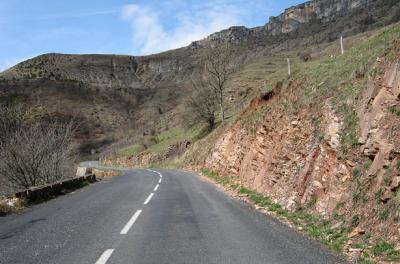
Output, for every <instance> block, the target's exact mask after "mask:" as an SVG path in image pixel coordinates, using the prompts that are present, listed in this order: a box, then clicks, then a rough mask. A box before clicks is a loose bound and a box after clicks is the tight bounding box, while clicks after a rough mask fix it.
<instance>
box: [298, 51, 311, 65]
mask: <svg viewBox="0 0 400 264" xmlns="http://www.w3.org/2000/svg"><path fill="white" fill-rule="evenodd" d="M311 53H312V51H311V50H305V51H300V52H299V53H298V56H299V58H300V59H301V60H302V61H304V62H307V61H309V60H311V58H312V57H311Z"/></svg>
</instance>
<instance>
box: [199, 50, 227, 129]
mask: <svg viewBox="0 0 400 264" xmlns="http://www.w3.org/2000/svg"><path fill="white" fill-rule="evenodd" d="M230 61H231V53H230V52H229V49H228V48H226V47H224V46H218V47H215V48H212V49H210V51H209V52H208V53H207V56H206V61H205V76H204V78H205V82H206V83H207V86H209V88H210V90H212V92H213V93H214V96H215V97H216V99H217V101H218V104H219V108H220V114H221V121H222V122H223V121H224V120H225V110H226V109H225V95H226V88H227V82H228V80H229V78H230V77H231V74H232V72H233V71H232V68H231V67H229V66H230V65H229V63H230Z"/></svg>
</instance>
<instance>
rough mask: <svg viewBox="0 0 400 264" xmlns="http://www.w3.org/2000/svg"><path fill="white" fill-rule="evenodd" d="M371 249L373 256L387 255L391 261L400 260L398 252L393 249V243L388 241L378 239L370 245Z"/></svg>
mask: <svg viewBox="0 0 400 264" xmlns="http://www.w3.org/2000/svg"><path fill="white" fill-rule="evenodd" d="M371 251H372V254H373V255H374V256H387V257H388V258H389V259H390V260H393V261H397V260H400V252H399V251H396V250H395V248H394V245H393V244H391V243H388V242H386V241H385V240H383V239H380V240H378V241H377V242H376V243H375V244H374V245H373V246H372V249H371Z"/></svg>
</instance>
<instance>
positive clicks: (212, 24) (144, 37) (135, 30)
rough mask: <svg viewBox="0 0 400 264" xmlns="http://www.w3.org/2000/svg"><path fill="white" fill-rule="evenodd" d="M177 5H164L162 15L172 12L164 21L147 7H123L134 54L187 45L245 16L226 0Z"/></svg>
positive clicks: (172, 3) (240, 9) (174, 0)
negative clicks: (129, 29) (193, 4)
mask: <svg viewBox="0 0 400 264" xmlns="http://www.w3.org/2000/svg"><path fill="white" fill-rule="evenodd" d="M177 2H179V1H177V0H171V1H170V2H169V3H168V4H166V5H165V6H164V7H165V8H168V10H167V11H166V12H164V13H169V14H170V13H171V12H174V14H173V17H167V18H166V19H165V20H163V17H162V14H160V13H158V12H157V11H156V10H155V9H154V8H151V7H148V6H143V5H137V4H130V5H126V6H124V7H123V10H122V18H123V19H124V20H126V21H128V22H129V23H130V25H131V29H132V43H133V47H134V50H135V52H139V53H140V54H142V55H144V54H150V53H156V52H161V51H165V50H170V49H175V48H179V47H183V46H186V45H189V44H190V43H191V42H192V41H194V40H199V39H202V38H204V37H206V36H208V35H209V34H211V33H214V32H216V31H220V30H222V29H226V28H228V27H230V26H233V25H239V24H240V17H243V16H245V15H246V13H247V10H245V9H243V8H239V7H238V6H234V5H231V4H229V3H227V2H226V1H216V2H215V1H214V2H213V3H209V2H207V1H206V2H205V3H204V4H202V5H198V6H191V7H190V8H181V9H176V4H177ZM166 20H167V21H166ZM171 20H173V21H175V23H174V25H169V26H168V27H166V26H165V24H167V23H166V22H168V23H171ZM163 22H164V23H163Z"/></svg>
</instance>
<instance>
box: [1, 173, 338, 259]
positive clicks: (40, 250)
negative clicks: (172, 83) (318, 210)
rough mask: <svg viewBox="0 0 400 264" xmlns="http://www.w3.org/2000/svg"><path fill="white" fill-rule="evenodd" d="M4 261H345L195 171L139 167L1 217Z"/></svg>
mask: <svg viewBox="0 0 400 264" xmlns="http://www.w3.org/2000/svg"><path fill="white" fill-rule="evenodd" d="M157 186H158V187H157ZM0 263H7V264H18V263H24V264H27V263H40V264H45V263H52V264H53V263H60V264H64V263H65V264H75V263H77V264H80V263H82V264H84V263H88V264H95V263H96V264H104V263H135V264H140V263H173V264H178V263H188V264H194V263H207V264H208V263H246V264H248V263H268V264H269V263H271V264H280V263H287V264H289V263H290V264H293V263H296V264H300V263H342V261H341V259H339V258H338V257H337V256H335V255H334V254H332V253H331V252H330V251H328V250H327V249H325V248H324V247H323V246H321V245H319V244H318V243H317V242H314V241H312V240H310V239H307V238H305V237H304V236H302V235H300V234H299V233H297V232H296V231H293V230H291V229H289V228H288V227H286V226H285V225H283V224H281V223H280V222H279V221H277V220H275V219H273V218H271V217H268V216H265V215H262V214H260V213H258V212H257V211H255V210H254V209H252V208H251V207H250V206H248V205H246V204H244V203H243V202H240V201H236V200H234V199H231V198H229V197H228V196H226V195H225V194H224V193H222V192H221V191H219V190H218V189H217V188H215V187H214V186H213V185H211V184H209V183H207V182H204V181H202V180H201V179H200V178H199V177H198V176H196V175H194V174H191V173H188V172H183V171H177V170H157V172H156V171H149V170H142V169H140V170H139V169H137V170H126V171H125V174H124V175H123V176H119V177H115V178H113V179H112V180H110V181H103V182H99V183H96V184H93V185H90V186H88V187H85V188H83V189H80V190H77V191H75V192H74V193H70V194H67V195H65V196H61V197H58V198H56V199H53V200H50V201H48V202H46V203H43V204H39V205H35V206H32V207H30V208H28V209H26V210H24V211H23V212H22V213H19V214H16V215H11V216H7V217H3V218H0Z"/></svg>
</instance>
